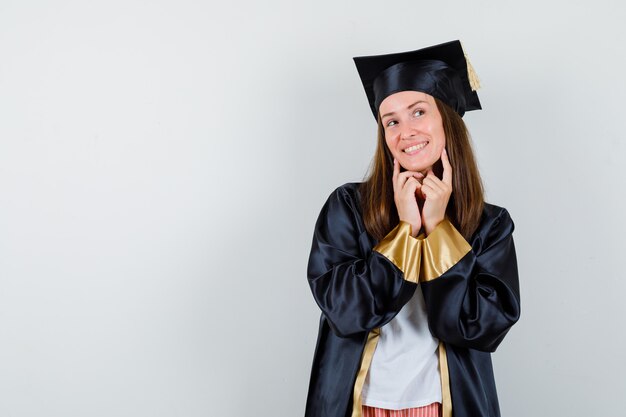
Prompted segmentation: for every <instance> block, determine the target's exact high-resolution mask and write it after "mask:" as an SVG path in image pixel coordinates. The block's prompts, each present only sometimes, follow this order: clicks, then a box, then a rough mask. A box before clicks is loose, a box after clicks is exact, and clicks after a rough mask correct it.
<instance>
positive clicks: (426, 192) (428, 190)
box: [420, 184, 435, 200]
mask: <svg viewBox="0 0 626 417" xmlns="http://www.w3.org/2000/svg"><path fill="white" fill-rule="evenodd" d="M420 191H421V192H422V195H423V196H424V200H426V199H427V198H428V196H431V197H432V196H433V194H434V192H435V190H433V188H432V187H431V186H430V185H428V184H422V188H421V190H420Z"/></svg>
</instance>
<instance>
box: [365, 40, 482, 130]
mask: <svg viewBox="0 0 626 417" xmlns="http://www.w3.org/2000/svg"><path fill="white" fill-rule="evenodd" d="M353 59H354V63H355V65H356V68H357V71H358V72H359V77H360V78H361V82H362V83H363V88H364V89H365V94H366V95H367V100H368V102H369V105H370V108H371V110H372V113H373V115H374V119H378V108H379V106H380V103H381V102H382V101H383V100H384V99H385V98H386V97H387V96H390V95H391V94H394V93H397V92H399V91H407V90H411V91H421V92H423V93H426V94H429V95H431V96H433V97H437V98H438V99H440V100H442V101H443V102H444V103H446V104H447V105H449V106H450V107H452V108H453V109H454V110H455V111H456V112H457V113H458V114H459V115H460V116H461V117H462V116H463V115H464V114H465V112H466V111H470V110H479V109H481V105H480V100H479V99H478V94H477V93H476V91H473V90H472V87H471V85H470V83H469V77H468V74H467V60H466V58H465V53H464V52H463V47H462V45H461V42H460V41H458V40H455V41H451V42H446V43H442V44H439V45H434V46H429V47H427V48H422V49H418V50H415V51H408V52H399V53H394V54H385V55H371V56H360V57H354V58H353Z"/></svg>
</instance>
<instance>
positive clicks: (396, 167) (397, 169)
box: [391, 158, 400, 192]
mask: <svg viewBox="0 0 626 417" xmlns="http://www.w3.org/2000/svg"><path fill="white" fill-rule="evenodd" d="M399 165H400V164H399V163H398V161H397V159H396V158H393V176H392V179H391V182H392V184H393V190H394V192H395V191H396V183H397V182H398V174H399V173H400V167H399Z"/></svg>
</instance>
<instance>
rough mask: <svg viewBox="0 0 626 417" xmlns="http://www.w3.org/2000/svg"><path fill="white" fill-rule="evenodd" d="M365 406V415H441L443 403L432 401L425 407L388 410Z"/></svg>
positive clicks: (421, 416) (378, 416) (406, 416)
mask: <svg viewBox="0 0 626 417" xmlns="http://www.w3.org/2000/svg"><path fill="white" fill-rule="evenodd" d="M362 407H363V417H440V416H441V403H432V404H429V405H425V406H424V407H416V408H405V409H404V410H386V409H384V408H376V407H370V406H367V405H364V406H362Z"/></svg>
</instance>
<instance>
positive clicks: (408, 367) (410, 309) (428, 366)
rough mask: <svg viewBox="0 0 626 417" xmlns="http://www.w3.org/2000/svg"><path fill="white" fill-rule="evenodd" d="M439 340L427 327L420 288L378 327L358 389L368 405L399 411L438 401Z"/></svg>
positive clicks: (439, 385) (439, 377) (439, 396)
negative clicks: (393, 315) (365, 373)
mask: <svg viewBox="0 0 626 417" xmlns="http://www.w3.org/2000/svg"><path fill="white" fill-rule="evenodd" d="M438 346H439V341H438V340H437V339H436V338H434V337H433V336H432V334H431V333H430V330H428V322H427V319H426V306H425V304H424V296H423V295H422V288H421V286H420V285H418V286H417V290H415V294H414V295H413V297H412V298H411V300H409V302H408V303H406V304H405V305H404V306H403V307H402V310H400V312H399V313H398V314H397V315H396V316H395V317H394V318H393V319H392V320H391V321H390V322H389V323H387V324H386V325H384V326H383V327H381V329H380V336H379V339H378V343H377V345H376V350H375V351H374V356H373V358H372V363H371V365H370V368H369V371H368V373H367V377H366V378H365V384H364V386H363V391H362V403H363V404H364V405H368V406H370V407H378V408H385V409H389V410H401V409H404V408H412V407H422V406H425V405H428V404H431V403H433V402H441V376H440V372H439V358H438V356H437V353H438V352H437V347H438Z"/></svg>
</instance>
